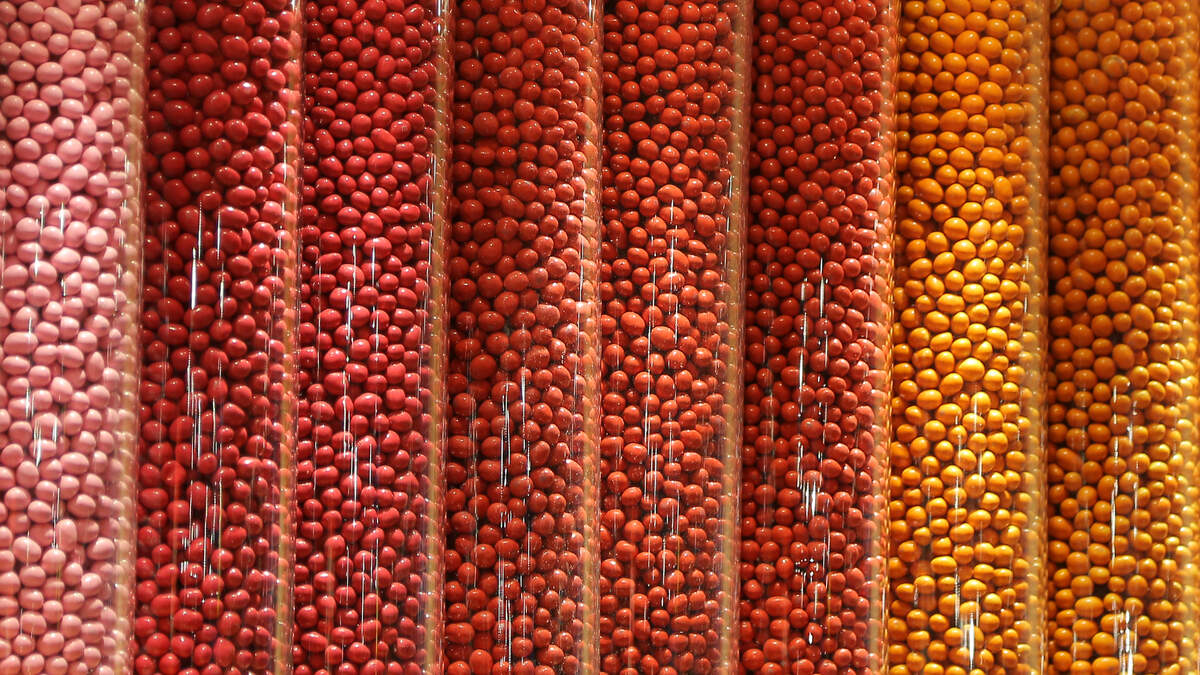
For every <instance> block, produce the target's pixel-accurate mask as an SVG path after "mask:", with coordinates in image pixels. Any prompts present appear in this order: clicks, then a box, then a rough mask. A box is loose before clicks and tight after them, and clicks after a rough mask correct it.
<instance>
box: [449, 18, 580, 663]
mask: <svg viewBox="0 0 1200 675" xmlns="http://www.w3.org/2000/svg"><path fill="white" fill-rule="evenodd" d="M598 13H599V10H598V8H597V7H596V6H595V5H594V4H592V3H590V2H583V1H580V0H550V1H549V2H547V1H546V0H520V1H504V2H502V1H500V0H460V1H459V2H457V3H456V5H455V14H454V37H455V44H454V61H455V72H456V81H455V83H454V88H453V104H452V113H453V120H454V121H453V130H452V134H453V135H452V144H453V145H452V149H451V160H450V161H451V164H450V182H451V186H452V198H451V230H450V234H449V247H448V256H449V262H448V267H449V272H450V279H451V289H450V301H449V313H448V317H449V320H450V367H449V376H448V377H447V387H448V394H449V408H450V410H449V414H448V420H449V422H448V426H449V440H448V445H447V447H446V471H445V475H446V499H445V510H446V554H445V560H446V585H445V604H446V611H445V622H446V634H445V662H446V669H447V673H448V674H449V675H467V674H468V673H474V674H476V675H479V674H481V673H513V674H514V675H518V674H520V675H549V674H552V673H564V674H570V673H580V672H591V671H592V670H593V669H594V665H595V661H596V658H595V645H596V628H595V626H596V620H595V616H596V615H595V612H596V603H595V588H596V584H597V582H596V570H597V556H596V545H597V541H598V538H597V534H596V531H595V523H596V520H597V512H596V469H597V467H596V463H597V457H596V453H597V444H596V439H597V436H598V430H597V429H596V428H595V427H596V425H595V422H594V420H595V419H597V412H596V411H597V408H598V400H597V399H598V388H597V386H596V383H597V380H598V367H599V360H598V353H599V352H598V344H597V339H596V338H597V335H598V328H597V325H596V323H597V315H598V304H597V283H598V266H597V262H598V257H599V234H600V230H599V226H598V223H599V221H598V217H599V211H598V207H599V190H598V186H599V182H600V170H599V134H600V131H599V129H600V127H599V119H600V118H599V115H600V101H599V81H598V75H599V33H598V31H599V26H598Z"/></svg>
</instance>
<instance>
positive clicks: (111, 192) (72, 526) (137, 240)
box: [0, 0, 145, 675]
mask: <svg viewBox="0 0 1200 675" xmlns="http://www.w3.org/2000/svg"><path fill="white" fill-rule="evenodd" d="M144 20H145V15H144V12H143V6H142V5H141V3H138V2H124V1H122V0H115V1H104V2H87V1H85V2H73V3H72V2H60V3H57V4H55V3H34V2H19V3H12V2H2V3H0V298H2V299H3V302H2V303H0V402H2V405H0V493H2V495H3V499H2V502H0V672H3V673H21V672H24V673H56V674H64V673H100V674H102V675H106V674H111V673H118V672H122V671H124V670H126V669H127V668H128V667H129V664H130V658H129V656H130V651H129V650H128V649H127V647H128V644H129V640H130V632H131V620H132V612H131V604H130V602H129V598H130V597H131V594H132V592H133V568H132V566H131V565H130V564H129V561H130V558H131V554H132V545H133V508H132V504H133V492H134V482H133V475H134V474H133V471H134V462H133V458H134V453H135V447H136V434H135V429H136V424H137V399H136V392H137V370H138V369H137V362H136V361H137V349H138V346H137V337H138V302H137V301H138V298H140V296H141V290H140V289H141V267H140V265H141V250H140V244H141V238H142V228H143V215H142V209H141V201H140V199H141V196H140V195H141V184H142V164H141V159H142V147H141V141H142V138H143V131H142V109H143V103H144V99H143V95H144V77H143V71H142V67H141V64H142V62H143V58H142V49H141V45H142V43H143V39H144V34H145V26H144Z"/></svg>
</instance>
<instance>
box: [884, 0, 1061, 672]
mask: <svg viewBox="0 0 1200 675" xmlns="http://www.w3.org/2000/svg"><path fill="white" fill-rule="evenodd" d="M1039 11H1040V5H1039V4H1038V3H1033V2H1024V1H1022V0H909V1H907V2H904V3H903V6H902V8H901V16H902V19H901V25H900V35H901V36H904V38H903V42H904V44H903V45H902V52H901V57H900V63H899V74H898V78H897V80H898V81H897V100H896V112H897V129H898V138H897V145H898V150H899V152H898V155H897V158H896V165H897V169H898V171H899V188H898V192H897V200H896V201H897V205H898V207H899V208H898V220H897V237H896V251H897V258H898V260H897V272H896V286H895V304H896V323H895V326H894V329H893V341H894V344H895V353H894V359H895V366H894V370H893V380H894V396H893V401H892V414H893V428H894V431H893V440H892V445H891V455H892V457H891V459H892V474H891V481H890V499H891V521H892V526H891V544H892V548H891V557H890V560H889V569H888V575H889V578H890V583H891V589H890V592H889V595H888V597H889V598H890V600H889V606H888V608H887V609H888V623H887V630H888V638H889V642H890V644H889V649H888V660H889V669H888V672H889V673H891V675H907V674H910V673H920V674H922V675H935V674H936V675H1014V674H1029V675H1032V674H1033V673H1038V672H1041V668H1042V649H1041V644H1040V633H1041V624H1042V621H1043V619H1042V610H1041V600H1040V595H1041V593H1042V589H1041V588H1039V574H1040V571H1039V570H1038V566H1037V562H1036V561H1037V556H1038V555H1039V554H1040V552H1039V551H1038V550H1037V547H1036V545H1035V544H1034V542H1036V541H1037V537H1038V535H1039V534H1040V531H1041V529H1042V528H1044V521H1043V518H1042V516H1043V511H1044V502H1043V494H1042V480H1043V470H1042V469H1043V456H1042V448H1041V443H1040V439H1041V433H1040V429H1041V426H1042V424H1043V421H1042V419H1041V418H1040V415H1041V406H1042V395H1041V392H1042V391H1043V385H1042V380H1041V369H1042V362H1041V359H1042V341H1043V335H1042V334H1040V333H1039V332H1038V330H1037V327H1038V324H1037V322H1036V321H1035V320H1034V319H1035V317H1037V316H1038V315H1037V314H1036V313H1035V312H1034V311H1033V310H1032V309H1031V307H1030V304H1031V302H1034V301H1036V298H1037V294H1038V293H1040V292H1041V291H1040V287H1039V284H1038V283H1037V282H1038V279H1039V278H1040V277H1039V276H1038V275H1039V274H1040V271H1041V270H1040V268H1039V267H1038V266H1034V265H1033V264H1032V263H1031V262H1030V261H1031V260H1032V259H1035V258H1036V256H1038V255H1042V254H1043V251H1044V245H1042V246H1040V247H1039V242H1040V241H1041V239H1042V237H1043V234H1044V230H1043V228H1044V224H1043V222H1042V218H1041V216H1040V214H1039V212H1038V208H1037V205H1036V204H1035V201H1036V197H1037V195H1039V194H1040V191H1041V190H1042V189H1043V188H1044V186H1043V184H1042V180H1041V179H1040V178H1039V174H1038V171H1039V169H1038V167H1039V166H1040V165H1041V163H1042V162H1043V161H1044V157H1043V156H1041V155H1039V154H1038V153H1037V152H1036V149H1037V148H1038V147H1040V146H1039V142H1038V141H1037V138H1036V136H1035V135H1036V134H1037V133H1038V132H1039V131H1040V130H1041V129H1042V128H1043V127H1044V124H1043V123H1040V122H1039V120H1038V119H1037V115H1038V114H1039V112H1038V111H1039V110H1042V109H1044V101H1041V100H1040V99H1038V98H1037V91H1038V90H1037V88H1036V87H1035V86H1034V85H1035V84H1036V83H1037V81H1038V78H1041V77H1042V74H1041V73H1036V74H1034V75H1033V76H1032V77H1031V73H1030V70H1031V68H1036V67H1038V66H1037V64H1039V63H1040V61H1039V59H1038V56H1037V54H1036V50H1033V49H1032V45H1034V44H1036V42H1037V40H1038V39H1039V36H1038V34H1037V33H1038V30H1039V29H1040V28H1043V27H1044V26H1045V24H1046V20H1045V17H1044V16H1043V15H1042V14H1040V13H1039Z"/></svg>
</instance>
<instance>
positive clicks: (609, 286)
mask: <svg viewBox="0 0 1200 675" xmlns="http://www.w3.org/2000/svg"><path fill="white" fill-rule="evenodd" d="M610 9H611V11H610V12H608V13H606V14H605V16H604V31H605V34H604V56H603V78H604V80H603V85H604V95H605V98H604V113H605V119H604V130H605V138H604V143H605V147H604V149H605V163H604V181H603V185H604V191H603V201H602V204H603V222H604V226H605V242H604V247H603V256H602V259H603V266H602V279H603V283H602V284H601V299H602V300H603V301H604V317H603V320H602V324H601V334H602V336H603V352H602V362H603V369H604V373H603V380H602V382H603V399H602V404H601V406H602V407H601V411H602V420H601V424H602V432H601V439H602V440H601V448H600V451H601V458H602V460H601V475H602V477H603V484H602V493H601V506H600V510H601V518H600V526H601V532H600V553H601V562H600V658H601V662H600V666H601V669H602V670H603V672H605V673H620V674H621V675H634V674H635V673H647V674H650V675H654V674H659V675H678V674H683V673H687V674H691V673H695V674H698V675H703V674H705V673H709V672H713V671H714V670H717V669H720V668H724V667H727V666H726V665H725V663H726V662H723V659H728V658H730V657H731V651H732V649H730V648H731V647H732V645H730V644H729V640H730V638H731V635H732V630H733V626H731V625H729V623H727V620H726V618H725V617H726V616H728V615H729V614H730V613H732V611H733V597H734V592H733V591H734V588H733V574H734V572H735V570H734V569H733V567H732V563H733V555H734V554H735V553H736V549H735V548H734V547H735V546H736V545H737V543H736V540H735V537H736V530H735V528H734V522H735V518H736V511H735V509H736V508H737V506H736V504H735V503H734V501H733V495H734V494H735V491H736V479H737V470H738V464H737V450H736V447H735V443H736V431H737V428H736V426H733V425H736V424H738V422H737V421H736V420H737V418H738V416H739V415H738V413H737V410H736V406H737V405H738V403H739V402H738V401H736V400H734V398H735V395H736V394H735V392H736V391H737V388H736V381H735V380H734V379H733V378H734V377H735V372H736V371H735V370H734V369H736V367H737V365H738V363H737V362H738V361H739V360H740V358H741V355H740V353H739V352H738V350H737V349H736V345H737V343H738V342H739V340H738V338H737V335H736V332H737V331H738V330H740V326H735V325H733V324H732V321H733V320H734V317H736V316H737V314H736V311H735V309H736V304H731V303H740V302H741V298H740V297H738V296H739V295H740V292H741V291H740V288H741V283H740V281H741V274H742V270H741V269H740V268H739V267H740V265H739V264H738V263H734V262H732V261H731V259H730V255H731V254H732V253H733V252H734V251H736V250H738V249H740V248H741V246H742V241H741V239H742V237H743V231H742V225H743V223H742V221H743V218H744V215H743V214H742V213H740V212H738V210H737V209H736V206H735V202H734V200H733V199H732V197H731V195H733V194H736V193H737V192H738V191H740V190H744V185H742V183H743V180H744V179H743V178H739V177H738V173H737V172H738V171H739V170H740V169H741V167H743V166H744V165H743V164H742V163H741V160H742V158H743V157H744V154H745V149H744V148H739V147H738V146H740V145H742V144H744V136H743V135H742V134H744V133H745V125H744V118H743V117H742V115H743V112H744V111H743V110H741V109H738V108H736V107H735V99H736V96H735V92H737V91H738V90H739V89H744V86H745V83H744V82H742V81H740V79H741V78H740V77H739V75H738V73H737V69H736V64H737V63H738V62H740V61H742V60H743V59H745V58H746V55H744V54H742V55H736V54H735V53H734V51H733V50H734V43H735V35H737V34H738V29H739V28H740V27H738V26H737V25H736V24H737V23H738V22H739V21H740V16H739V9H738V5H737V4H736V3H733V2H727V3H721V4H718V3H715V2H701V3H695V2H691V1H690V0H686V1H684V2H680V3H674V4H668V3H666V2H664V1H663V0H649V1H648V2H644V3H640V4H639V3H634V2H632V1H630V0H620V1H619V2H615V3H613V4H612V5H611V8H610ZM743 30H744V29H743ZM739 153H740V154H739ZM732 260H736V258H733V259H732ZM723 641H724V645H725V654H726V656H724V657H722V643H723Z"/></svg>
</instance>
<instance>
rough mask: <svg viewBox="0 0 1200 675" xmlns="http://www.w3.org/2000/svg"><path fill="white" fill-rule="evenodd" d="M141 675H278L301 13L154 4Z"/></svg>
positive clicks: (258, 6) (265, 7) (266, 5)
mask: <svg viewBox="0 0 1200 675" xmlns="http://www.w3.org/2000/svg"><path fill="white" fill-rule="evenodd" d="M148 15H149V22H150V28H151V30H150V43H149V47H148V49H147V58H148V63H149V67H148V84H149V93H148V95H147V103H148V106H147V107H148V111H147V117H146V127H147V133H148V142H147V146H146V149H147V153H146V168H147V185H148V195H147V206H146V214H147V223H148V231H147V236H146V246H145V254H146V273H145V278H146V290H145V295H144V298H143V300H144V304H143V319H142V325H143V334H142V347H143V363H142V387H141V401H142V410H141V446H140V450H139V457H138V460H139V466H138V480H139V493H138V526H139V530H138V549H137V561H136V572H137V582H138V583H137V591H136V596H135V600H136V614H137V626H138V628H139V630H140V631H144V632H139V640H138V644H137V656H136V660H135V663H134V668H135V670H136V671H137V673H139V675H151V674H153V673H163V674H164V675H175V674H176V673H187V674H189V675H191V674H197V675H222V674H224V675H228V674H236V673H249V672H262V671H264V670H269V669H271V667H272V666H271V664H272V662H273V661H274V660H275V658H276V655H277V654H278V652H279V645H278V644H277V642H278V638H279V635H280V632H279V631H280V625H281V619H283V620H286V618H285V617H280V616H279V609H280V605H279V595H278V594H279V593H286V592H287V589H280V588H278V583H279V577H278V574H279V571H280V564H281V563H280V560H279V552H280V550H281V547H282V546H283V545H284V544H285V543H286V541H285V539H284V538H285V537H286V536H288V535H287V533H284V532H282V531H281V513H280V509H281V508H283V507H284V504H285V502H286V501H287V500H289V499H291V495H289V494H287V493H286V492H285V491H284V490H283V488H284V487H285V486H287V485H289V484H290V482H291V481H290V480H289V478H288V476H287V474H288V472H289V471H291V467H290V466H289V464H290V462H291V455H292V453H293V451H294V447H293V446H294V442H295V439H294V433H295V432H294V424H295V420H294V418H293V416H294V414H295V381H294V377H295V374H294V367H295V363H294V358H293V357H292V351H293V348H294V342H295V330H296V315H295V310H294V307H295V289H296V288H297V283H298V282H297V278H296V257H295V252H296V239H295V231H296V219H297V216H298V214H297V196H298V195H297V185H296V180H297V178H298V168H297V161H296V160H297V159H298V146H299V131H300V129H299V119H298V118H299V110H300V94H299V89H298V84H299V72H300V62H299V58H298V57H299V48H300V34H299V28H300V26H299V17H298V16H296V15H295V14H294V13H293V12H292V11H291V9H290V5H288V4H287V3H285V2H281V1H276V0H263V1H260V0H248V1H247V2H244V3H240V4H239V5H238V6H237V7H236V8H235V7H234V6H232V5H230V4H228V3H221V2H194V1H193V0H162V1H156V2H152V3H151V4H150V7H149V10H148Z"/></svg>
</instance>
